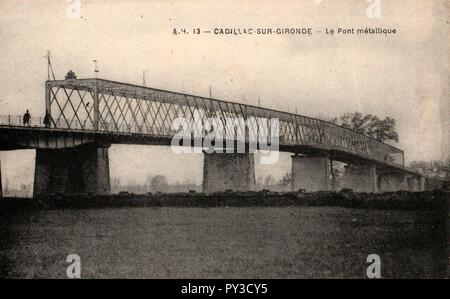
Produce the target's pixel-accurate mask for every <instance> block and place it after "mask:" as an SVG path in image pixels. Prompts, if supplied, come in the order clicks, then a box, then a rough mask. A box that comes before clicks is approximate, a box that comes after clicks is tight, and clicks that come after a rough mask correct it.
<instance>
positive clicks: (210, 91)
mask: <svg viewBox="0 0 450 299" xmlns="http://www.w3.org/2000/svg"><path fill="white" fill-rule="evenodd" d="M209 98H210V99H212V90H211V85H210V86H209Z"/></svg>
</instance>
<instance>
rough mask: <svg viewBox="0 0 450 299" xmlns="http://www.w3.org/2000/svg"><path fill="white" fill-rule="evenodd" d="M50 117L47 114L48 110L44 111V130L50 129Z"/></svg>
mask: <svg viewBox="0 0 450 299" xmlns="http://www.w3.org/2000/svg"><path fill="white" fill-rule="evenodd" d="M51 119H52V116H51V115H50V113H49V112H48V110H46V111H45V117H44V126H45V127H46V128H50V124H51Z"/></svg>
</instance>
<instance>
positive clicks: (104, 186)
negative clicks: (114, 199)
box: [33, 144, 111, 197]
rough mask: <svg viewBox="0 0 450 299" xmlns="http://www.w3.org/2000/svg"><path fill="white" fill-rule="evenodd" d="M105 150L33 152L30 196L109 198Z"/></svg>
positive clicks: (94, 147) (92, 147) (91, 147)
mask: <svg viewBox="0 0 450 299" xmlns="http://www.w3.org/2000/svg"><path fill="white" fill-rule="evenodd" d="M108 148H109V146H99V145H94V144H89V145H82V146H78V147H74V148H70V149H58V150H53V149H37V150H36V168H35V173H34V188H33V196H34V197H38V196H42V195H50V194H52V193H63V194H74V193H92V194H97V195H102V194H110V192H111V186H110V178H109V157H108Z"/></svg>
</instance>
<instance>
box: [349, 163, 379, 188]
mask: <svg viewBox="0 0 450 299" xmlns="http://www.w3.org/2000/svg"><path fill="white" fill-rule="evenodd" d="M343 187H344V188H349V189H352V190H353V191H355V192H378V188H377V170H376V168H375V166H373V165H347V166H345V173H344V178H343Z"/></svg>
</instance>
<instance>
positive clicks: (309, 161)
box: [291, 155, 333, 192]
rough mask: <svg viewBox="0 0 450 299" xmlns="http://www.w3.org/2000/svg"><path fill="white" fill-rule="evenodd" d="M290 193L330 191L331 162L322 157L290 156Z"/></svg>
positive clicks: (331, 184) (331, 185) (331, 181)
mask: <svg viewBox="0 0 450 299" xmlns="http://www.w3.org/2000/svg"><path fill="white" fill-rule="evenodd" d="M291 188H292V191H298V190H300V189H303V190H305V191H309V192H314V191H331V190H333V180H332V171H331V161H330V159H329V158H328V157H323V156H300V155H293V156H292V183H291Z"/></svg>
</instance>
